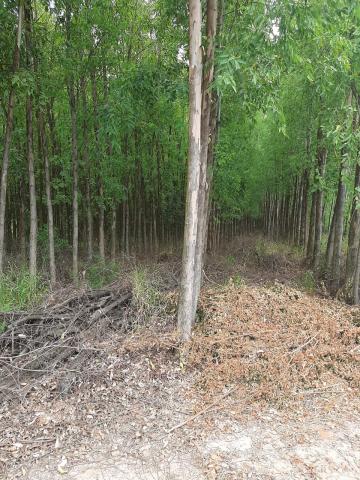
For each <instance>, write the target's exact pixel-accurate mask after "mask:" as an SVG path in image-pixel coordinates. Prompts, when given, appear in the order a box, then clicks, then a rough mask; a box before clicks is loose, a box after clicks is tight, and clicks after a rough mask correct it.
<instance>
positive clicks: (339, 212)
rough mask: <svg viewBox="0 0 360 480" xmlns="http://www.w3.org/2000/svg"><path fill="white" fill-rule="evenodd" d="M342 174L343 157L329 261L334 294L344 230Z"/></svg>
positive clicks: (344, 193) (344, 195) (338, 283)
mask: <svg viewBox="0 0 360 480" xmlns="http://www.w3.org/2000/svg"><path fill="white" fill-rule="evenodd" d="M343 174H344V159H343V160H342V162H341V166H340V172H339V182H338V192H337V198H336V204H335V210H334V225H333V236H334V242H333V245H334V246H333V255H332V262H331V275H330V283H329V287H330V292H331V294H332V295H335V294H336V292H337V291H338V289H339V286H340V273H341V271H340V269H341V246H342V240H343V232H344V209H345V197H346V186H345V183H344V179H343Z"/></svg>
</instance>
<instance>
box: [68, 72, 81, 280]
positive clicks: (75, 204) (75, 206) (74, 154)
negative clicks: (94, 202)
mask: <svg viewBox="0 0 360 480" xmlns="http://www.w3.org/2000/svg"><path fill="white" fill-rule="evenodd" d="M68 94H69V104H70V115H71V158H72V175H73V189H72V190H73V191H72V214H73V235H72V237H73V245H72V247H73V277H74V281H75V282H77V281H78V278H79V199H78V196H79V192H78V183H79V179H78V169H79V166H78V162H79V160H78V138H77V122H76V116H77V115H76V98H75V91H74V80H73V78H69V80H68Z"/></svg>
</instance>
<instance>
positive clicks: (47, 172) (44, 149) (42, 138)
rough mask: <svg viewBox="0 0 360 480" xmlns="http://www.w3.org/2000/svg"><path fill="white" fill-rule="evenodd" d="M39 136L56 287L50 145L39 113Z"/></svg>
mask: <svg viewBox="0 0 360 480" xmlns="http://www.w3.org/2000/svg"><path fill="white" fill-rule="evenodd" d="M39 134H40V145H41V151H42V154H43V159H44V169H45V191H46V206H47V221H48V237H49V263H50V283H51V286H52V287H54V285H55V283H56V265H55V246H54V215H53V206H52V199H51V181H50V167H49V157H48V144H47V138H46V132H45V125H44V114H43V111H42V110H41V109H40V111H39Z"/></svg>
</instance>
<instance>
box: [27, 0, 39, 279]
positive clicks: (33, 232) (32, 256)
mask: <svg viewBox="0 0 360 480" xmlns="http://www.w3.org/2000/svg"><path fill="white" fill-rule="evenodd" d="M25 43H26V63H27V66H28V68H29V69H30V70H31V71H33V69H34V64H33V57H32V10H31V0H26V1H25ZM26 155H27V160H28V167H29V193H30V235H29V271H30V275H31V276H33V277H35V276H36V263H37V262H36V260H37V259H36V257H37V209H36V186H35V164H34V163H35V162H34V146H33V96H32V94H29V95H27V97H26Z"/></svg>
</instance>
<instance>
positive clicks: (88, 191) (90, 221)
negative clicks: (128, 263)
mask: <svg viewBox="0 0 360 480" xmlns="http://www.w3.org/2000/svg"><path fill="white" fill-rule="evenodd" d="M80 83H81V96H82V104H83V117H84V118H83V126H82V130H83V146H82V156H83V160H84V164H85V168H86V170H87V174H86V218H87V225H86V226H87V250H88V251H87V256H88V260H89V261H91V260H92V258H93V215H92V208H91V186H90V176H91V164H90V157H89V149H88V142H89V137H88V124H87V123H88V118H87V113H88V108H87V100H86V83H85V77H82V78H81V81H80Z"/></svg>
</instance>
